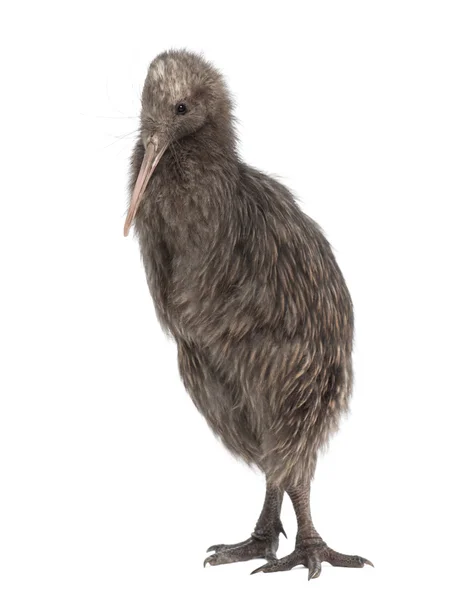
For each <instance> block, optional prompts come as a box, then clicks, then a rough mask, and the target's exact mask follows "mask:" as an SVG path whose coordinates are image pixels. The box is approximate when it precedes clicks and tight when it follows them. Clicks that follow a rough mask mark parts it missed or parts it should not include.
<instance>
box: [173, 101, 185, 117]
mask: <svg viewBox="0 0 453 600" xmlns="http://www.w3.org/2000/svg"><path fill="white" fill-rule="evenodd" d="M176 112H177V113H178V115H185V114H186V112H187V106H186V105H185V104H184V103H183V102H181V103H180V104H177V105H176Z"/></svg>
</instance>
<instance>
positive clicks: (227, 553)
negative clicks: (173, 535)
mask: <svg viewBox="0 0 453 600" xmlns="http://www.w3.org/2000/svg"><path fill="white" fill-rule="evenodd" d="M282 529H283V528H282ZM283 533H284V532H283ZM278 536H279V534H278V533H277V534H272V535H269V536H260V535H258V534H255V533H252V535H251V537H249V539H248V540H245V541H244V542H240V543H239V544H216V545H214V546H210V547H209V548H208V549H207V550H206V552H214V554H211V555H210V556H208V557H207V558H206V559H205V561H204V566H206V565H224V564H227V563H232V562H242V561H245V560H252V559H254V558H265V559H266V560H267V561H274V560H276V559H277V556H276V552H277V549H278Z"/></svg>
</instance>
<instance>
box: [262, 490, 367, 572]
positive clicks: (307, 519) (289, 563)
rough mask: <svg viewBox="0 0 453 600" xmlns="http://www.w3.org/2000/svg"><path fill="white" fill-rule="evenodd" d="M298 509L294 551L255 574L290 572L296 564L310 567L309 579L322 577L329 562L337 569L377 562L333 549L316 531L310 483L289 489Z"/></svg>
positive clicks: (264, 566) (296, 511)
mask: <svg viewBox="0 0 453 600" xmlns="http://www.w3.org/2000/svg"><path fill="white" fill-rule="evenodd" d="M287 492H288V495H289V497H290V498H291V501H292V503H293V506H294V511H295V513H296V518H297V537H296V547H295V549H294V551H293V552H292V553H291V554H289V555H288V556H285V557H284V558H281V559H280V560H276V559H272V560H271V561H269V562H267V563H266V564H265V565H263V566H261V567H259V568H258V569H255V571H253V573H259V572H260V571H263V572H264V573H273V572H275V571H288V570H290V569H292V568H293V567H295V566H296V565H304V566H305V567H307V568H308V579H309V580H310V579H314V578H315V577H319V576H320V575H321V563H322V562H323V561H327V562H329V563H330V564H331V565H333V566H334V567H363V566H364V565H371V566H373V563H372V562H370V561H369V560H367V559H366V558H362V557H361V556H349V555H347V554H340V553H339V552H336V551H335V550H332V549H331V548H329V547H328V546H327V544H326V543H325V542H324V541H323V539H322V538H321V536H320V535H319V533H318V532H317V531H316V529H315V527H314V525H313V521H312V518H311V512H310V483H309V482H308V483H304V484H302V485H301V486H299V487H297V488H292V489H288V490H287Z"/></svg>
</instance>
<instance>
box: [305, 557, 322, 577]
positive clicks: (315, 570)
mask: <svg viewBox="0 0 453 600" xmlns="http://www.w3.org/2000/svg"><path fill="white" fill-rule="evenodd" d="M320 575H321V563H320V562H319V560H317V559H308V581H310V579H316V578H317V577H319V576H320Z"/></svg>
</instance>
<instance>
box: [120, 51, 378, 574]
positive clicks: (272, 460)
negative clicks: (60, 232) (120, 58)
mask: <svg viewBox="0 0 453 600" xmlns="http://www.w3.org/2000/svg"><path fill="white" fill-rule="evenodd" d="M232 109H233V105H232V100H231V96H230V93H229V91H228V89H227V86H226V83H225V81H224V79H223V77H222V75H221V73H220V72H219V71H218V70H217V69H216V68H214V67H213V66H212V65H211V64H210V63H209V62H207V61H206V60H205V59H204V58H203V57H202V56H199V55H198V54H194V53H191V52H187V51H185V50H184V51H183V50H180V51H177V50H172V51H168V52H164V53H162V54H160V55H159V56H157V57H156V58H155V59H154V60H153V61H152V63H151V65H150V67H149V70H148V73H147V77H146V80H145V84H144V87H143V93H142V107H141V115H140V130H139V131H140V133H139V137H138V139H137V142H136V145H135V147H134V150H133V153H132V159H131V179H130V203H129V209H128V213H127V217H126V222H125V227H124V233H125V235H127V234H128V232H129V229H130V227H131V226H132V225H133V226H134V228H135V232H136V234H137V237H138V240H139V246H140V251H141V256H142V259H143V263H144V267H145V273H146V278H147V282H148V286H149V290H150V292H151V296H152V298H153V301H154V305H155V310H156V314H157V317H158V319H159V321H160V323H161V325H162V327H163V329H164V330H165V331H166V332H167V333H168V334H169V335H170V336H171V337H172V338H173V339H174V340H175V342H176V344H177V348H178V364H179V371H180V374H181V378H182V380H183V383H184V385H185V387H186V389H187V391H188V393H189V395H190V396H191V398H192V400H193V402H194V403H195V405H196V407H197V408H198V410H199V411H200V412H201V414H202V415H203V416H204V417H205V419H206V421H207V422H208V424H209V426H210V427H211V428H212V430H213V431H214V432H215V434H216V435H217V436H218V437H219V438H220V440H221V441H222V442H223V444H224V445H225V446H226V448H227V449H228V450H230V451H231V452H232V453H233V454H234V455H236V456H238V457H240V458H241V459H243V460H244V461H245V462H247V463H249V464H252V465H256V466H257V467H258V468H259V469H260V470H261V471H262V472H263V473H264V475H265V477H266V494H265V500H264V505H263V508H262V511H261V514H260V515H259V518H258V521H257V523H256V526H255V529H254V531H253V533H252V534H251V536H250V537H249V538H248V539H246V540H245V541H242V542H240V543H237V544H217V545H214V546H211V547H210V548H209V549H208V550H207V552H208V553H211V554H209V556H208V557H207V558H206V560H205V564H210V565H219V564H224V563H231V562H236V561H245V560H250V559H255V558H262V559H265V560H266V561H267V562H266V563H265V564H263V566H261V567H259V568H258V569H256V570H255V571H254V572H258V571H264V572H273V571H281V570H287V569H291V568H292V567H294V566H296V565H305V566H306V567H307V568H308V578H309V579H311V578H314V577H318V576H319V575H320V573H321V563H322V562H323V561H327V562H329V563H331V564H332V565H334V566H340V567H363V566H364V565H365V564H370V565H371V563H370V561H368V560H366V559H364V558H362V557H360V556H353V555H346V554H340V553H339V552H336V551H335V550H332V549H331V548H330V547H329V546H328V545H327V544H326V543H325V542H324V541H323V539H322V538H321V536H320V535H319V533H318V532H317V531H316V529H315V527H314V525H313V522H312V518H311V515H310V484H311V480H312V478H313V474H314V472H315V467H316V460H317V456H318V452H319V450H320V449H321V448H322V447H323V446H324V445H325V444H326V442H327V441H328V439H329V437H330V436H331V434H332V433H333V432H334V431H335V430H336V429H337V428H338V425H339V420H340V417H341V416H342V415H343V414H344V413H345V412H346V411H347V408H348V401H349V397H350V394H351V386H352V361H351V353H352V345H353V306H352V302H351V298H350V294H349V292H348V289H347V287H346V283H345V280H344V278H343V276H342V274H341V271H340V269H339V267H338V265H337V262H336V260H335V258H334V255H333V253H332V250H331V247H330V245H329V243H328V241H327V240H326V238H325V237H324V234H323V233H322V231H321V229H320V228H319V227H318V225H317V224H316V223H315V222H314V221H313V220H312V219H311V218H309V217H308V216H307V215H305V214H304V213H303V212H302V211H301V209H300V208H299V206H298V203H297V201H296V199H295V198H294V197H293V195H292V194H291V192H290V191H289V190H288V189H287V188H286V187H285V186H283V185H282V184H281V183H279V182H278V181H276V180H275V179H273V178H271V177H269V176H268V175H265V174H264V173H262V172H260V171H258V170H256V169H254V168H251V167H250V166H248V165H246V164H245V163H244V162H243V161H242V160H241V159H240V157H239V155H238V151H237V137H236V133H235V128H234V118H233V113H232ZM285 492H286V493H287V494H288V495H289V497H290V499H291V501H292V504H293V506H294V510H295V513H296V517H297V525H298V531H297V536H296V543H295V549H294V551H293V552H292V553H291V554H289V555H288V556H286V557H284V558H281V559H278V558H277V556H276V552H277V549H278V541H279V536H280V534H281V533H284V530H283V526H282V523H281V520H280V510H281V505H282V499H283V495H284V493H285Z"/></svg>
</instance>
